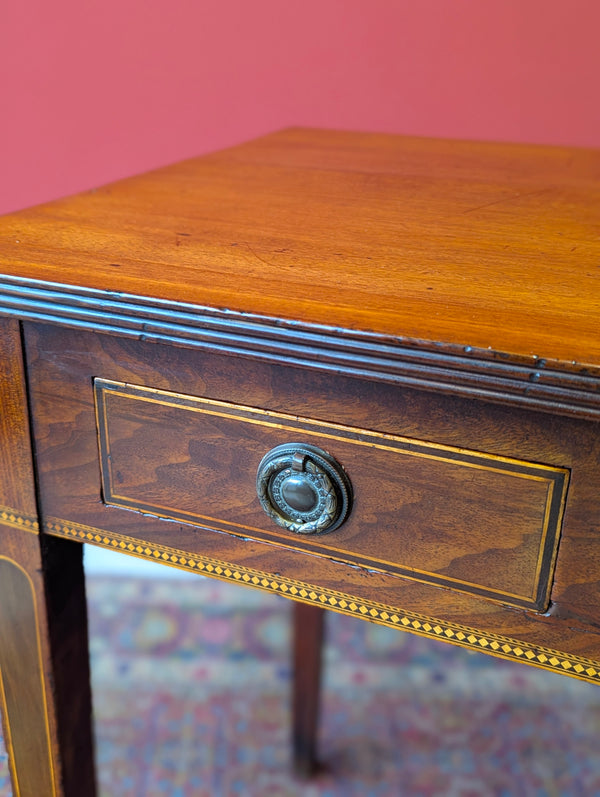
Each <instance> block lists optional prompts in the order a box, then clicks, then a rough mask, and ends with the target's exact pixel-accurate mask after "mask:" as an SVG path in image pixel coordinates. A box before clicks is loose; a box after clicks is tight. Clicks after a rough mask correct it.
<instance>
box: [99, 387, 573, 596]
mask: <svg viewBox="0 0 600 797" xmlns="http://www.w3.org/2000/svg"><path fill="white" fill-rule="evenodd" d="M94 392H95V402H96V412H97V416H98V430H99V444H100V458H101V463H102V487H103V497H104V501H105V502H106V503H107V504H110V505H112V506H117V507H124V508H128V509H134V510H138V511H140V512H146V513H150V514H153V515H158V516H160V517H163V518H169V519H173V520H181V521H184V522H186V523H194V524H198V525H201V526H205V527H206V526H208V527H210V528H214V529H217V530H221V531H225V532H231V533H234V534H239V535H243V536H244V537H251V538H253V539H256V540H265V541H268V542H270V543H275V544H277V545H284V546H291V547H293V548H294V549H296V550H302V551H307V552H310V553H313V554H321V555H326V556H330V557H331V556H333V557H335V558H337V559H342V560H344V561H348V562H352V563H354V564H358V565H360V566H362V567H365V568H374V569H380V570H382V571H384V572H388V573H396V574H399V575H402V576H405V577H409V578H413V579H417V580H421V581H424V582H427V583H432V584H438V585H441V586H445V587H450V588H453V589H458V590H463V591H467V592H472V593H474V594H478V595H482V596H485V597H486V598H489V599H492V600H498V601H501V602H502V603H510V604H512V605H517V606H526V607H529V608H535V609H538V610H540V609H543V608H545V606H546V604H547V600H548V589H549V585H550V580H551V575H552V566H553V563H554V559H555V554H556V549H557V545H558V538H559V532H560V525H561V519H562V513H563V507H564V500H565V496H566V489H567V483H568V471H567V470H566V469H563V468H556V467H550V466H546V465H538V464H534V463H528V462H523V461H520V460H517V459H509V458H506V457H498V456H492V455H489V454H484V453H478V452H475V451H469V450H465V449H458V448H453V447H450V446H442V445H435V444H432V443H427V442H423V441H418V440H412V439H407V438H403V437H400V436H397V435H390V434H387V435H385V434H381V433H378V432H371V431H368V430H364V429H359V428H353V427H348V426H342V425H339V424H334V423H323V422H317V421H315V420H310V419H307V418H298V417H294V416H291V415H288V414H285V413H281V412H269V411H266V410H261V409H258V408H251V407H245V406H240V405H237V404H232V403H228V402H219V401H211V400H209V399H205V398H201V397H194V396H187V395H181V394H177V393H173V392H169V391H164V390H156V389H151V388H147V387H143V386H135V385H130V384H124V383H119V382H113V381H110V380H105V379H102V378H98V379H96V380H95V381H94ZM294 441H298V442H300V443H305V444H309V445H317V446H318V447H320V448H322V449H325V450H327V451H328V452H329V453H331V454H332V455H333V456H334V457H335V459H336V460H337V461H338V462H339V463H341V465H342V466H343V468H344V469H345V471H346V473H347V474H348V476H349V478H350V480H351V483H352V487H353V494H354V498H353V502H352V504H353V505H352V508H351V512H350V515H349V517H348V519H347V520H346V522H345V523H344V524H343V526H342V527H341V528H337V529H336V530H335V531H333V532H331V533H329V534H327V533H320V534H306V535H305V534H299V533H295V532H294V531H288V530H286V529H282V528H280V527H279V526H277V525H276V524H275V523H274V521H273V520H271V518H270V517H268V516H267V514H265V512H264V511H263V509H262V507H261V505H260V502H259V500H258V497H257V489H256V474H257V467H258V465H259V463H260V461H261V459H262V457H263V455H265V454H266V453H267V452H269V451H270V450H271V449H273V448H275V447H276V446H280V445H283V444H290V443H292V442H294ZM457 521H459V522H457Z"/></svg>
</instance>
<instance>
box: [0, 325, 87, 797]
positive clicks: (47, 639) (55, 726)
mask: <svg viewBox="0 0 600 797" xmlns="http://www.w3.org/2000/svg"><path fill="white" fill-rule="evenodd" d="M82 551H83V546H81V545H80V544H79V543H77V542H71V541H68V540H60V539H52V538H49V537H44V536H43V535H41V534H40V532H39V525H38V516H37V507H36V500H35V489H34V476H33V466H32V456H31V446H30V440H29V425H28V419H27V397H26V389H25V377H24V371H23V359H22V355H21V341H20V330H19V325H18V323H17V322H15V321H10V320H6V319H0V705H1V707H2V723H3V731H4V739H5V742H6V747H7V750H8V755H9V765H10V772H11V779H12V785H13V794H14V797H94V795H95V793H96V792H95V785H94V766H93V746H92V730H91V728H92V725H91V693H90V684H89V665H88V643H87V612H86V601H85V585H84V573H83V557H82Z"/></svg>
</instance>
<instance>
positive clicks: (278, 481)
mask: <svg viewBox="0 0 600 797" xmlns="http://www.w3.org/2000/svg"><path fill="white" fill-rule="evenodd" d="M256 492H257V493H258V497H259V499H260V503H261V505H262V508H263V509H264V510H265V512H266V513H267V515H269V517H270V518H272V519H273V520H274V521H275V522H276V523H278V524H279V525H280V526H282V527H283V528H284V529H288V531H295V532H297V533H298V534H322V533H323V532H328V531H333V530H334V529H337V528H339V527H340V526H341V525H342V523H343V522H344V520H346V518H347V517H348V515H349V514H350V510H351V508H352V485H351V484H350V479H349V478H348V476H347V475H346V472H345V471H344V469H343V468H342V466H341V465H340V463H339V462H337V460H335V459H334V458H333V457H332V456H331V455H330V454H328V453H327V452H326V451H323V450H322V449H321V448H317V447H316V446H311V445H308V444H305V443H286V444H284V445H281V446H276V447H275V448H273V449H271V451H269V453H268V454H266V456H264V457H263V459H262V460H261V462H260V465H259V466H258V472H257V474H256Z"/></svg>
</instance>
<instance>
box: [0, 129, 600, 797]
mask: <svg viewBox="0 0 600 797" xmlns="http://www.w3.org/2000/svg"><path fill="white" fill-rule="evenodd" d="M599 178H600V153H598V152H595V151H589V150H577V149H563V148H547V147H533V146H523V145H500V144H484V143H472V142H470V143H469V142H449V141H434V140H427V139H415V138H402V137H395V136H384V135H370V134H359V133H337V132H319V131H312V130H286V131H283V132H280V133H276V134H274V135H271V136H267V137H265V138H261V139H258V140H256V141H253V142H250V143H248V144H244V145H243V146H240V147H236V148H233V149H230V150H228V151H225V152H221V153H217V154H215V155H210V156H208V157H203V158H200V159H197V160H192V161H187V162H184V163H180V164H177V165H174V166H170V167H167V168H165V169H162V170H158V171H155V172H152V173H149V174H146V175H142V176H140V177H135V178H132V179H128V180H124V181H121V182H118V183H116V184H114V185H109V186H106V187H104V188H100V189H98V190H94V191H89V192H87V193H84V194H82V195H80V196H77V197H74V198H69V199H64V200H59V201H56V202H52V203H50V204H48V205H45V206H42V207H38V208H34V209H32V210H26V211H23V212H20V213H16V214H13V215H11V216H7V217H5V218H3V219H1V220H0V272H1V273H2V274H3V275H4V276H3V277H1V278H0V283H1V284H0V316H1V318H0V375H1V379H0V407H1V415H0V440H1V446H0V524H1V525H0V667H1V673H2V679H1V685H2V689H1V692H2V708H3V715H4V720H5V726H4V728H5V736H6V739H7V742H8V745H9V750H10V755H11V761H12V772H13V781H14V788H15V794H17V795H20V796H21V797H40V795H63V794H64V795H73V796H75V795H76V797H81V795H92V794H93V793H94V786H93V764H92V744H91V731H90V690H89V677H88V661H87V656H88V654H87V633H86V609H85V596H84V578H83V569H82V557H81V551H82V546H81V545H78V543H82V542H89V543H92V544H94V545H100V546H104V547H107V548H112V549H116V550H121V551H123V552H125V553H129V554H132V555H133V556H138V557H142V558H147V559H151V560H156V561H161V562H165V564H168V565H172V566H175V567H180V568H184V569H186V570H192V571H196V572H199V573H202V574H204V575H209V576H211V577H215V578H220V579H224V580H228V581H231V582H235V583H239V584H247V585H248V586H254V587H258V588H260V589H265V590H270V591H272V592H276V593H278V594H282V595H286V596H288V597H290V598H292V599H293V600H295V601H299V602H300V604H298V605H303V604H304V605H306V606H309V607H317V608H316V609H315V608H313V609H310V608H309V609H308V610H306V613H304V614H302V611H303V610H299V614H298V616H297V628H298V634H299V638H300V639H302V637H303V635H304V636H305V638H306V640H307V641H308V642H309V643H310V644H312V647H313V654H314V652H315V649H316V648H315V646H316V645H317V642H318V633H317V629H318V625H319V623H318V620H317V619H316V618H318V616H319V615H320V609H321V608H323V607H324V608H327V609H332V610H334V611H340V612H345V613H347V614H352V615H356V616H359V617H364V618H365V619H368V620H371V621H373V622H377V623H382V624H385V625H388V626H393V627H397V628H399V629H405V630H408V631H412V632H415V633H418V634H422V635H425V636H429V637H433V638H436V639H444V640H448V641H449V642H452V643H455V644H459V645H463V646H465V647H468V648H470V649H474V650H478V651H486V652H489V653H492V654H494V655H497V656H501V657H504V658H508V659H515V660H519V661H522V662H525V663H529V664H533V665H536V666H539V667H544V668H546V669H550V670H554V671H559V672H564V673H566V674H569V675H574V676H576V677H579V678H583V679H586V680H589V681H594V682H595V681H598V680H600V544H599V540H600V427H599V424H598V419H599V418H600V324H599V316H600V312H599V310H600V179H599ZM257 474H258V475H257ZM309 646H310V645H309ZM311 655H312V654H311ZM312 660H313V664H314V660H315V659H314V655H313V659H312ZM309 670H310V667H308V669H307V670H304V669H303V668H302V667H300V670H299V672H298V680H299V682H302V681H303V679H304V681H305V683H308V684H309V687H306V686H305V688H307V689H309V691H310V689H313V688H314V683H315V678H316V676H315V674H314V673H311V672H309ZM310 684H312V686H310Z"/></svg>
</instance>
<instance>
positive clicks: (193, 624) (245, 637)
mask: <svg viewBox="0 0 600 797" xmlns="http://www.w3.org/2000/svg"><path fill="white" fill-rule="evenodd" d="M88 596H89V605H90V626H91V629H90V630H91V641H90V647H91V656H92V671H93V691H94V701H95V719H96V737H97V761H98V773H99V783H100V794H101V797H159V796H160V797H162V796H163V795H165V796H167V795H168V796H169V797H234V796H236V795H243V796H244V797H338V796H339V797H370V796H371V795H372V796H373V797H380V796H381V797H384V796H385V797H388V796H389V797H403V796H406V797H437V796H438V795H439V797H486V796H487V795H489V796H490V797H521V796H522V797H546V796H548V797H559V796H560V797H562V796H563V795H564V797H596V796H597V795H600V756H599V755H598V739H599V738H600V690H598V688H597V687H594V686H593V685H591V684H586V683H582V682H579V681H576V680H573V679H571V678H568V677H564V676H560V675H557V674H555V673H550V672H545V671H541V670H538V669H533V668H530V667H526V666H523V665H519V664H517V663H512V662H505V661H501V660H498V659H493V658H491V657H489V656H485V655H483V654H477V653H470V652H467V651H465V650H462V649H460V648H456V647H453V646H451V645H447V644H443V643H440V642H436V641H431V640H425V639H421V638H419V637H416V636H412V635H410V634H406V633H403V632H399V631H397V630H392V629H387V628H382V627H380V626H375V625H372V624H370V623H367V622H364V621H361V620H358V619H356V618H351V617H343V616H341V615H335V614H328V617H327V619H328V623H327V631H328V634H327V636H328V641H327V647H326V652H325V677H324V689H323V698H322V717H321V730H320V745H319V751H320V759H321V762H322V769H321V771H320V773H319V774H318V775H317V776H316V777H315V778H314V779H313V780H311V781H308V782H300V781H297V780H295V779H294V777H293V776H292V774H291V767H290V747H289V731H290V713H289V700H288V697H289V688H290V686H289V683H290V666H289V634H290V625H289V623H290V604H289V602H288V601H286V600H285V599H283V598H279V597H277V596H273V595H267V594H264V593H260V592H257V591H254V590H249V589H243V588H241V587H237V586H232V585H229V584H222V583H219V582H216V581H209V580H204V579H201V578H198V579H197V580H182V581H178V580H172V579H169V580H160V581H156V580H155V581H150V580H147V579H139V580H135V579H134V580H132V579H119V578H106V577H94V578H90V579H89V580H88ZM10 793H11V792H10V786H9V784H8V772H7V765H6V756H5V753H4V751H3V749H2V750H1V751H0V795H1V796H2V797H7V796H8V795H10ZM40 797H44V795H40ZM81 797H85V795H82V796H81Z"/></svg>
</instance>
